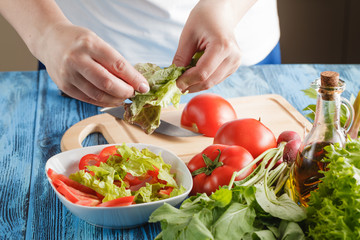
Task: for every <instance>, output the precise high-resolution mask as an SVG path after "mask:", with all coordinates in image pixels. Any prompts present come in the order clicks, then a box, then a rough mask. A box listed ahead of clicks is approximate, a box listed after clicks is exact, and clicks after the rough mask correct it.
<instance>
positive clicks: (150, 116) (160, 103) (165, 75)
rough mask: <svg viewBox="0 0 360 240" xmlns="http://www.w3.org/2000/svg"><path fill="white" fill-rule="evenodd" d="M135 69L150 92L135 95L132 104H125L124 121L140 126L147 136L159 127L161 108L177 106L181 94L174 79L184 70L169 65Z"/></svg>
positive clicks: (140, 66) (145, 65)
mask: <svg viewBox="0 0 360 240" xmlns="http://www.w3.org/2000/svg"><path fill="white" fill-rule="evenodd" d="M135 68H136V69H137V70H138V71H139V72H140V73H142V74H143V75H144V77H145V78H146V79H147V80H148V82H149V86H150V91H149V92H147V93H135V96H134V97H133V98H131V101H132V102H131V103H126V104H125V110H126V111H125V114H124V120H125V121H126V122H129V123H131V124H137V125H139V126H141V127H142V129H143V130H144V131H145V132H146V133H147V134H151V133H153V132H154V130H155V129H156V128H157V127H158V126H159V125H160V113H161V108H163V107H167V106H168V105H170V104H171V103H172V104H173V105H174V106H175V107H177V106H178V105H179V102H180V96H181V95H182V94H183V93H182V92H181V91H180V89H179V88H178V87H177V86H176V79H178V77H180V76H181V74H183V73H184V72H185V69H186V68H185V67H176V66H175V65H171V66H170V67H168V68H164V69H161V68H160V67H158V66H156V65H154V64H151V63H143V64H137V65H135Z"/></svg>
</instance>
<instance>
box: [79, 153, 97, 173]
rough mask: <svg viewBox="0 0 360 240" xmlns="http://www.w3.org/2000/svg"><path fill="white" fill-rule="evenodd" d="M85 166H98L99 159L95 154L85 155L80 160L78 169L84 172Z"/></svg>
mask: <svg viewBox="0 0 360 240" xmlns="http://www.w3.org/2000/svg"><path fill="white" fill-rule="evenodd" d="M86 166H100V157H99V156H98V155H96V154H86V155H85V156H83V157H82V158H81V159H80V162H79V169H80V170H86Z"/></svg>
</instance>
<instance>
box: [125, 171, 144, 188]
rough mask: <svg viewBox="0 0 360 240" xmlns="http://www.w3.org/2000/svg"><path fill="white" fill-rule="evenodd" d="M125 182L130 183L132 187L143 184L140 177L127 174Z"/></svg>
mask: <svg viewBox="0 0 360 240" xmlns="http://www.w3.org/2000/svg"><path fill="white" fill-rule="evenodd" d="M124 181H125V182H128V183H129V185H130V186H134V185H138V184H140V183H142V182H143V180H140V179H139V178H138V177H135V176H133V175H132V174H131V173H127V174H126V175H125V177H124Z"/></svg>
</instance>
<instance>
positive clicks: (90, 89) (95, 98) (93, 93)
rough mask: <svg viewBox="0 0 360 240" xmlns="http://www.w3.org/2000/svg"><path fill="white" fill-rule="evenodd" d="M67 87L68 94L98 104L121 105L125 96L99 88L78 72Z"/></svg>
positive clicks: (65, 90)
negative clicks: (116, 95)
mask: <svg viewBox="0 0 360 240" xmlns="http://www.w3.org/2000/svg"><path fill="white" fill-rule="evenodd" d="M71 84H72V85H69V86H68V87H66V88H65V89H62V90H63V91H64V92H65V93H66V94H68V95H69V96H71V97H74V98H76V99H79V100H81V101H84V102H88V103H91V104H94V105H97V106H119V105H121V104H122V102H123V100H124V99H125V98H116V97H113V96H112V95H109V94H108V93H106V92H104V91H102V90H101V89H98V88H97V87H96V86H94V85H93V84H92V83H90V82H89V81H88V80H87V79H85V78H84V77H82V76H81V75H80V74H78V75H77V76H76V77H74V78H73V80H72V81H71Z"/></svg>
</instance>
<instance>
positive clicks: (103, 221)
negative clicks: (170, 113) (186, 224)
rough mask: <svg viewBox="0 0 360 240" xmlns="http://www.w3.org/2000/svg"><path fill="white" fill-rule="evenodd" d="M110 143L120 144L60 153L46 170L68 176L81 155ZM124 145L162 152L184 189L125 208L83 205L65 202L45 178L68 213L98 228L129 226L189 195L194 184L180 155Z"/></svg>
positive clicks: (98, 151) (160, 149) (178, 202)
mask: <svg viewBox="0 0 360 240" xmlns="http://www.w3.org/2000/svg"><path fill="white" fill-rule="evenodd" d="M111 145H121V144H106V145H97V146H91V147H84V148H79V149H74V150H70V151H66V152H62V153H59V154H57V155H55V156H53V157H51V158H50V159H49V160H48V161H47V163H46V165H45V171H47V170H48V169H49V168H52V169H53V170H54V171H55V172H57V173H60V174H64V175H66V176H69V175H70V174H71V173H74V172H76V171H78V164H79V161H80V158H81V157H82V156H84V155H86V154H89V153H93V154H98V153H100V151H101V150H102V149H103V148H104V147H107V146H111ZM126 145H127V146H129V147H132V146H134V147H136V148H138V149H143V148H148V149H149V150H150V151H152V152H154V153H156V154H160V153H161V156H162V158H163V160H164V162H165V163H167V164H170V165H171V166H172V167H171V173H175V174H176V178H175V179H176V182H177V183H178V184H179V185H183V186H184V187H185V188H186V192H185V193H183V194H181V195H179V196H176V197H172V198H168V199H164V200H160V201H155V202H150V203H141V204H134V205H130V206H124V207H86V206H81V205H76V204H73V203H71V202H70V201H68V200H67V199H66V198H65V197H64V196H63V195H62V194H60V193H58V192H57V191H56V190H55V188H54V186H53V184H52V183H51V179H50V178H49V177H48V180H49V182H50V184H51V186H52V188H53V190H54V191H55V193H56V195H57V196H58V198H59V199H60V201H61V202H62V203H63V204H64V205H65V207H66V208H67V209H68V210H69V211H70V212H71V213H73V214H74V215H75V216H77V217H79V218H81V219H83V220H85V221H86V222H88V223H90V224H93V225H96V226H100V227H105V228H132V227H136V226H139V225H142V224H144V223H146V222H148V220H149V216H150V215H151V213H152V212H153V211H154V210H156V209H157V208H158V207H160V206H161V205H163V204H164V203H165V202H166V203H168V204H171V205H173V206H177V205H179V204H180V203H181V202H182V201H183V200H184V199H185V198H186V197H187V196H188V194H189V193H190V190H191V188H192V186H193V181H192V177H191V173H190V171H189V170H188V168H187V167H186V165H185V163H184V162H183V161H182V160H181V159H180V158H179V157H177V156H176V155H175V154H174V153H172V152H170V151H168V150H166V149H163V148H160V147H157V146H153V145H149V144H140V143H126Z"/></svg>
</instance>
